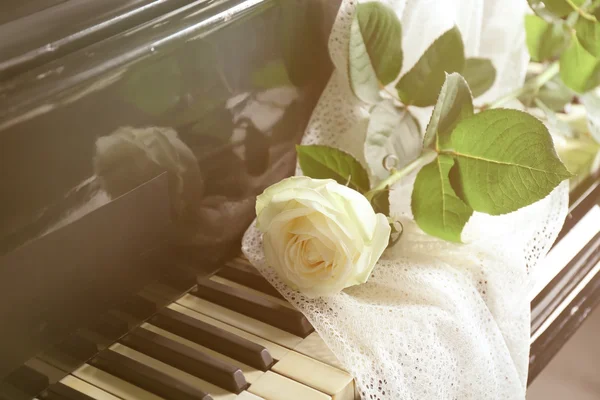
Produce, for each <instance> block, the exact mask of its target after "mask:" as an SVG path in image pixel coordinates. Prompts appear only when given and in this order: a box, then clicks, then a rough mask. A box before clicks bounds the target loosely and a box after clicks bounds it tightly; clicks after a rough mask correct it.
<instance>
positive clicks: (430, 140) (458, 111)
mask: <svg viewBox="0 0 600 400" xmlns="http://www.w3.org/2000/svg"><path fill="white" fill-rule="evenodd" d="M471 115H473V99H472V98H471V91H470V90H469V85H467V82H466V81H465V79H464V78H463V77H462V76H460V74H457V73H452V74H449V75H447V76H446V82H444V85H443V86H442V90H441V91H440V95H439V97H438V99H437V103H436V105H435V107H434V109H433V113H432V114H431V119H430V120H429V124H428V125H427V130H426V131H425V138H424V139H423V146H425V147H432V146H435V148H436V149H438V148H439V147H440V142H441V143H444V142H445V141H447V138H448V136H449V134H450V132H452V129H454V127H455V126H456V124H457V123H458V122H459V121H460V120H461V119H463V118H465V117H469V116H471ZM440 139H441V140H440Z"/></svg>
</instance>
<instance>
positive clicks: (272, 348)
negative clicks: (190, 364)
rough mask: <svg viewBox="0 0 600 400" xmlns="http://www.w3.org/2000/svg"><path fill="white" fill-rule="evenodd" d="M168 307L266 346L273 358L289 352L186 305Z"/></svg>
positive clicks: (278, 357)
mask: <svg viewBox="0 0 600 400" xmlns="http://www.w3.org/2000/svg"><path fill="white" fill-rule="evenodd" d="M168 308H170V309H172V310H174V311H177V312H180V313H182V314H185V315H187V316H189V317H192V318H196V319H197V320H200V321H203V322H206V323H208V324H211V325H213V326H216V327H217V328H221V329H223V330H226V331H228V332H231V333H234V334H236V335H238V336H240V337H243V338H244V339H248V340H250V341H251V342H254V343H256V344H260V345H261V346H263V347H264V348H266V349H267V350H268V351H269V353H270V354H271V357H273V358H274V359H275V360H281V359H282V358H283V357H285V355H286V354H287V353H288V352H289V350H288V349H287V348H285V347H283V346H280V345H278V344H275V343H273V342H270V341H268V340H265V339H263V338H262V337H259V336H256V335H253V334H251V333H248V332H246V331H243V330H241V329H239V328H236V327H234V326H231V325H229V324H226V323H223V322H221V321H219V320H216V319H214V318H211V317H209V316H207V315H205V314H202V313H199V312H196V311H194V310H191V309H189V308H187V307H183V306H181V305H179V304H177V303H173V304H171V305H169V307H168Z"/></svg>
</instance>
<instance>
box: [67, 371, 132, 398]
mask: <svg viewBox="0 0 600 400" xmlns="http://www.w3.org/2000/svg"><path fill="white" fill-rule="evenodd" d="M60 382H61V383H62V384H63V385H65V386H68V387H70V388H71V389H75V390H77V391H78V392H80V393H83V394H85V395H87V396H90V397H91V398H93V399H96V400H120V399H119V398H118V397H115V396H113V395H112V394H110V393H108V392H105V391H104V390H102V389H99V388H97V387H96V386H93V385H90V384H89V383H87V382H84V381H82V380H81V379H79V378H76V377H74V376H73V375H67V376H66V377H64V379H63V380H61V381H60Z"/></svg>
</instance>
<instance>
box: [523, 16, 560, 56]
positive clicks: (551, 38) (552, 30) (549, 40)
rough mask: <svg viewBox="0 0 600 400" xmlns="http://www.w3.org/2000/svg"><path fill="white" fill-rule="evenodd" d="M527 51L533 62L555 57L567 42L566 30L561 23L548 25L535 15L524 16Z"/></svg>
mask: <svg viewBox="0 0 600 400" xmlns="http://www.w3.org/2000/svg"><path fill="white" fill-rule="evenodd" d="M525 33H526V36H527V49H528V50H529V55H530V56H531V59H532V60H533V61H538V62H541V61H545V60H549V59H552V58H555V57H557V56H558V55H559V54H560V53H561V52H562V51H563V50H564V49H565V48H566V46H567V44H568V41H569V36H568V29H567V26H566V24H564V23H563V22H562V21H560V22H555V23H553V24H549V23H548V22H546V21H544V20H543V19H542V18H540V17H538V16H535V15H526V16H525Z"/></svg>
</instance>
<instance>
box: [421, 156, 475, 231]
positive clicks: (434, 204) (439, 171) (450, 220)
mask: <svg viewBox="0 0 600 400" xmlns="http://www.w3.org/2000/svg"><path fill="white" fill-rule="evenodd" d="M452 165H454V160H453V159H452V157H450V156H446V155H440V156H438V157H437V158H436V159H435V160H434V161H433V162H432V163H430V164H427V165H426V166H424V167H423V168H422V169H421V171H419V173H418V174H417V179H416V180H415V185H414V188H413V192H412V199H411V208H412V213H413V215H414V217H415V221H416V223H417V225H419V227H420V228H421V229H422V230H423V231H424V232H425V233H427V234H429V235H432V236H436V237H439V238H441V239H444V240H448V241H451V242H460V241H461V238H460V237H461V233H462V230H463V228H464V227H465V224H466V223H467V221H469V218H471V215H472V214H473V210H472V209H471V208H470V207H469V206H468V205H466V204H465V203H464V202H463V201H462V200H461V199H460V198H458V196H457V195H456V193H454V190H453V189H452V186H451V185H450V180H449V178H448V174H449V172H450V168H452Z"/></svg>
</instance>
